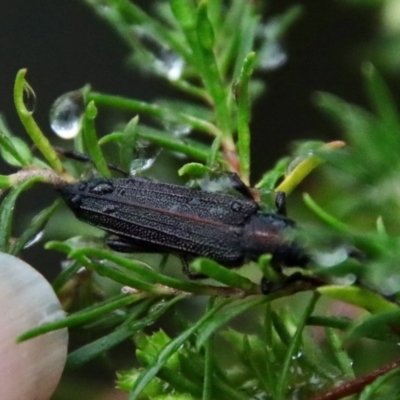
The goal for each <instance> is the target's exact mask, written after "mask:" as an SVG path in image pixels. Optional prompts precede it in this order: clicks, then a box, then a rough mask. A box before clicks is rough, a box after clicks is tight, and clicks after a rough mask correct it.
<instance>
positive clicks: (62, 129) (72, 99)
mask: <svg viewBox="0 0 400 400" xmlns="http://www.w3.org/2000/svg"><path fill="white" fill-rule="evenodd" d="M84 108H85V105H84V99H83V94H82V92H81V91H80V90H76V91H73V92H68V93H65V94H63V95H62V96H60V97H59V98H58V99H57V100H56V101H55V102H54V103H53V105H52V107H51V109H50V126H51V129H52V130H53V131H54V133H55V134H56V135H57V136H59V137H60V138H62V139H73V138H74V137H76V136H77V135H78V133H79V132H80V130H81V127H82V120H83V114H84Z"/></svg>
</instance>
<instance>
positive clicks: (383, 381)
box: [359, 367, 400, 400]
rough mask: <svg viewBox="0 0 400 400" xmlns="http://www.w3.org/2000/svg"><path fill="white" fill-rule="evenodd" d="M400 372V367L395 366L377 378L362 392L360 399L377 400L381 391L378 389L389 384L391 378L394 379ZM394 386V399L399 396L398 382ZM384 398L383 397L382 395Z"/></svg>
mask: <svg viewBox="0 0 400 400" xmlns="http://www.w3.org/2000/svg"><path fill="white" fill-rule="evenodd" d="M399 373H400V367H397V368H394V369H392V370H391V371H389V372H387V373H386V374H384V375H382V376H380V377H378V378H377V379H375V380H374V381H373V382H372V383H371V384H370V385H368V386H366V387H365V388H364V390H363V391H362V393H361V394H360V397H359V400H375V399H378V398H379V397H380V396H379V393H378V391H379V390H380V389H381V388H382V387H384V386H385V385H387V382H388V381H389V380H391V379H393V378H394V377H395V376H397V375H399ZM393 388H394V394H393V397H392V398H393V399H395V398H396V397H398V388H397V382H396V383H395V384H394V386H393ZM387 396H388V395H387ZM381 398H382V397H381ZM385 398H386V399H388V398H391V397H390V396H388V397H386V396H385Z"/></svg>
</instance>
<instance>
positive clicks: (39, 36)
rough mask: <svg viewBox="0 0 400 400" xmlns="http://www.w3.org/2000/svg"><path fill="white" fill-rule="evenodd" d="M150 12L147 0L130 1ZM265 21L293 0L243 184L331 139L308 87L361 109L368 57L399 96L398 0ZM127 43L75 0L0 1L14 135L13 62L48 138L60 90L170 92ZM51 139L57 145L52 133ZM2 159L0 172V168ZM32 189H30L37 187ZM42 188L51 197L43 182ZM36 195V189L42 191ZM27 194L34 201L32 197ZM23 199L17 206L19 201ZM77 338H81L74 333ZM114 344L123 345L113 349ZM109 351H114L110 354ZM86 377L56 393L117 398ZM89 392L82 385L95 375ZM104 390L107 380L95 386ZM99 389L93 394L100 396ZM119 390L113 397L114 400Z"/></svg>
mask: <svg viewBox="0 0 400 400" xmlns="http://www.w3.org/2000/svg"><path fill="white" fill-rule="evenodd" d="M136 3H138V4H140V5H142V6H143V7H144V8H146V9H147V10H151V2H150V1H140V2H139V1H137V2H136ZM266 3H267V6H266V8H265V18H266V19H267V18H271V17H273V16H274V15H278V14H280V13H282V12H284V11H285V10H287V8H288V7H290V6H291V5H294V4H300V5H301V6H302V7H303V15H302V17H301V18H300V19H299V20H298V21H297V22H296V23H295V24H294V26H293V27H292V28H291V29H290V30H289V33H288V34H287V35H286V37H285V40H284V41H283V42H282V46H283V50H284V53H285V55H286V56H287V61H286V62H285V63H284V64H283V65H282V66H280V67H279V68H276V69H273V70H269V71H265V72H264V73H258V77H261V78H262V79H263V80H265V82H266V84H267V91H266V93H265V94H264V95H263V97H262V98H261V100H260V101H259V102H258V103H257V104H256V107H255V109H254V114H253V120H252V134H253V135H252V148H253V159H252V162H253V169H252V171H253V181H255V180H256V179H258V178H259V177H260V176H261V174H262V173H263V172H264V171H265V170H267V169H268V168H270V167H271V166H272V165H273V164H274V162H275V161H276V160H277V159H278V158H279V157H281V156H283V155H285V154H287V153H288V151H289V149H290V147H291V143H293V142H294V141H296V140H301V139H313V138H315V139H321V140H333V139H341V136H340V135H341V133H340V131H339V130H337V127H336V126H335V125H333V124H332V123H331V122H330V121H328V120H327V119H326V118H325V117H324V116H323V115H322V113H321V112H319V111H318V110H317V109H316V107H314V105H313V93H314V92H315V91H326V92H330V93H333V94H335V95H338V96H339V97H341V98H343V99H346V100H347V101H349V102H353V103H356V104H359V105H362V106H363V107H365V108H369V105H368V102H367V99H366V96H365V91H364V87H363V86H364V84H363V81H362V78H361V65H362V63H363V62H365V61H372V63H373V64H374V65H375V66H376V67H377V68H378V70H379V71H380V73H381V74H382V75H383V76H384V78H385V80H386V82H387V83H388V86H389V88H390V89H391V91H392V94H393V96H394V98H395V99H396V100H397V103H398V104H399V103H400V101H399V100H400V90H399V84H400V1H399V0H386V1H385V0H381V1H378V0H375V1H373V0H352V1H351V0H324V1H313V0H310V1H281V0H270V1H268V2H266ZM127 54H128V49H127V47H125V45H124V43H123V42H122V41H121V40H120V39H119V38H118V37H117V35H116V34H115V33H114V32H113V31H112V29H111V28H110V27H109V26H108V25H106V23H104V22H103V21H100V20H99V19H98V18H97V17H96V16H95V15H93V14H92V12H91V11H90V9H89V8H87V7H86V6H85V5H84V4H83V2H81V1H78V0H69V1H65V0H64V1H63V0H61V1H54V0H29V1H26V0H25V1H23V0H2V1H1V2H0V93H1V96H0V112H1V113H3V114H4V115H5V116H6V118H7V121H8V123H9V125H10V127H11V129H12V130H13V131H14V132H15V133H21V135H24V132H23V128H22V127H21V125H20V123H19V121H18V119H17V116H16V113H15V111H14V105H13V100H12V87H13V82H14V78H15V74H16V72H17V70H18V69H20V68H23V67H26V68H28V71H29V72H28V79H29V82H30V83H31V84H32V86H33V87H34V88H35V90H36V94H37V97H38V104H37V108H36V112H35V118H36V120H37V121H38V123H39V124H40V126H41V127H42V128H43V130H44V131H45V132H47V133H48V134H49V136H53V134H52V133H51V131H50V128H49V123H48V110H49V108H50V106H51V104H52V102H53V101H54V100H55V99H56V98H57V97H58V96H59V95H60V94H62V93H64V92H67V91H70V90H73V89H76V88H79V87H82V86H83V85H84V84H86V83H90V84H91V85H92V86H93V87H94V88H95V89H96V90H98V91H101V92H108V93H114V94H120V95H125V96H131V97H135V98H138V99H144V100H151V99H152V98H154V97H161V96H167V95H170V96H174V95H175V92H174V91H173V90H172V89H171V88H170V87H169V86H168V85H167V84H166V83H165V82H163V81H162V80H160V79H158V78H150V77H148V76H143V75H140V74H139V73H137V72H134V71H132V70H131V69H130V68H129V66H128V65H127V63H126V56H127ZM54 142H55V143H57V144H61V143H60V140H59V139H56V138H55V137H54ZM9 172H11V170H10V169H9V167H7V166H2V173H9ZM39 190H40V189H39ZM44 190H46V191H47V190H48V191H49V192H48V193H49V195H50V194H51V190H50V189H44ZM37 193H40V195H36V196H35V195H33V196H29V198H28V199H25V200H24V199H22V201H21V207H23V208H22V209H23V210H24V211H23V213H25V214H26V215H28V214H29V213H30V210H33V209H35V210H37V209H38V208H39V207H41V206H44V205H45V204H46V205H48V198H47V195H46V193H47V192H43V191H41V192H39V191H38V192H37ZM43 193H45V194H43ZM32 198H33V199H35V201H37V203H38V204H33V203H32ZM24 202H25V203H24ZM25 256H26V259H27V260H28V261H29V262H31V263H32V264H33V265H34V266H37V267H38V268H40V269H42V270H44V271H45V275H46V276H47V277H48V278H49V279H51V278H52V277H54V276H55V275H56V273H57V268H58V263H59V261H60V259H59V256H58V255H55V254H54V253H51V252H46V253H45V252H44V251H43V249H42V248H41V246H40V245H37V246H34V247H33V248H32V249H29V250H28V251H27V252H26V255H25ZM82 339H84V338H82ZM122 351H123V350H122ZM115 357H118V353H116V355H115ZM91 375H92V376H87V377H79V378H78V377H77V376H71V377H67V378H66V380H65V384H64V385H63V388H61V391H60V393H59V394H58V395H57V396H58V397H57V399H71V398H78V397H76V396H77V395H76V393H77V392H76V391H75V389H74V386H79V387H80V389H79V390H81V389H82V387H86V388H87V389H86V390H87V393H85V392H82V391H79V393H80V394H79V396H81V397H79V398H82V399H83V398H85V399H89V398H90V397H89V396H94V397H93V398H96V399H99V400H101V399H118V398H124V397H125V395H122V394H118V393H116V392H115V391H114V390H112V386H113V379H114V376H113V374H111V373H110V372H107V371H106V370H105V369H104V368H97V367H96V364H95V363H94V365H93V368H91ZM96 378H101V380H102V382H101V384H99V383H96V386H97V387H98V389H99V393H100V392H101V395H100V394H94V392H93V389H92V388H90V387H89V386H88V385H87V382H89V381H91V382H96V380H97V379H96ZM104 387H108V388H109V391H108V389H107V390H104ZM100 396H102V397H100ZM118 396H120V397H118Z"/></svg>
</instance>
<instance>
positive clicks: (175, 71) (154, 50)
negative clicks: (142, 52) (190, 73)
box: [134, 27, 185, 81]
mask: <svg viewBox="0 0 400 400" xmlns="http://www.w3.org/2000/svg"><path fill="white" fill-rule="evenodd" d="M134 34H135V35H136V37H137V39H138V40H139V42H140V43H141V45H142V46H143V47H144V48H145V49H146V50H147V51H148V53H149V54H150V55H151V57H152V58H153V67H154V70H155V72H157V73H159V74H160V75H163V76H165V77H167V78H168V79H169V80H171V81H176V80H178V79H179V78H180V77H181V75H182V72H183V70H184V67H185V62H184V60H183V58H182V57H181V56H180V55H179V54H177V53H176V52H175V51H173V50H171V49H170V48H168V47H166V46H164V45H162V44H160V42H159V41H158V40H156V39H155V38H154V37H153V36H152V35H151V34H150V33H149V32H148V31H146V30H145V28H143V27H135V29H134Z"/></svg>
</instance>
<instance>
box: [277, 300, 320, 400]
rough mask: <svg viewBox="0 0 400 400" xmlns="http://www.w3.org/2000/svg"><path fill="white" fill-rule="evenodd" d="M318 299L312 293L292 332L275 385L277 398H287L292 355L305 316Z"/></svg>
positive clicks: (298, 344) (302, 328)
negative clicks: (276, 384)
mask: <svg viewBox="0 0 400 400" xmlns="http://www.w3.org/2000/svg"><path fill="white" fill-rule="evenodd" d="M318 299H319V295H318V294H316V293H314V295H313V296H312V298H311V300H310V301H309V303H308V305H307V307H306V309H305V310H304V313H303V315H302V317H301V319H300V321H299V322H298V325H297V329H296V333H295V334H294V336H293V338H292V339H291V341H290V344H289V348H288V350H287V353H286V357H285V361H284V364H283V366H282V372H281V377H280V379H279V383H278V387H277V400H285V399H287V392H288V388H289V385H288V382H289V373H290V365H291V363H292V359H293V357H294V356H295V355H296V354H297V353H298V351H299V348H300V344H301V340H302V334H303V330H304V328H305V326H306V321H307V318H308V317H309V316H310V315H311V314H312V312H313V311H314V307H315V305H316V303H317V301H318Z"/></svg>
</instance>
